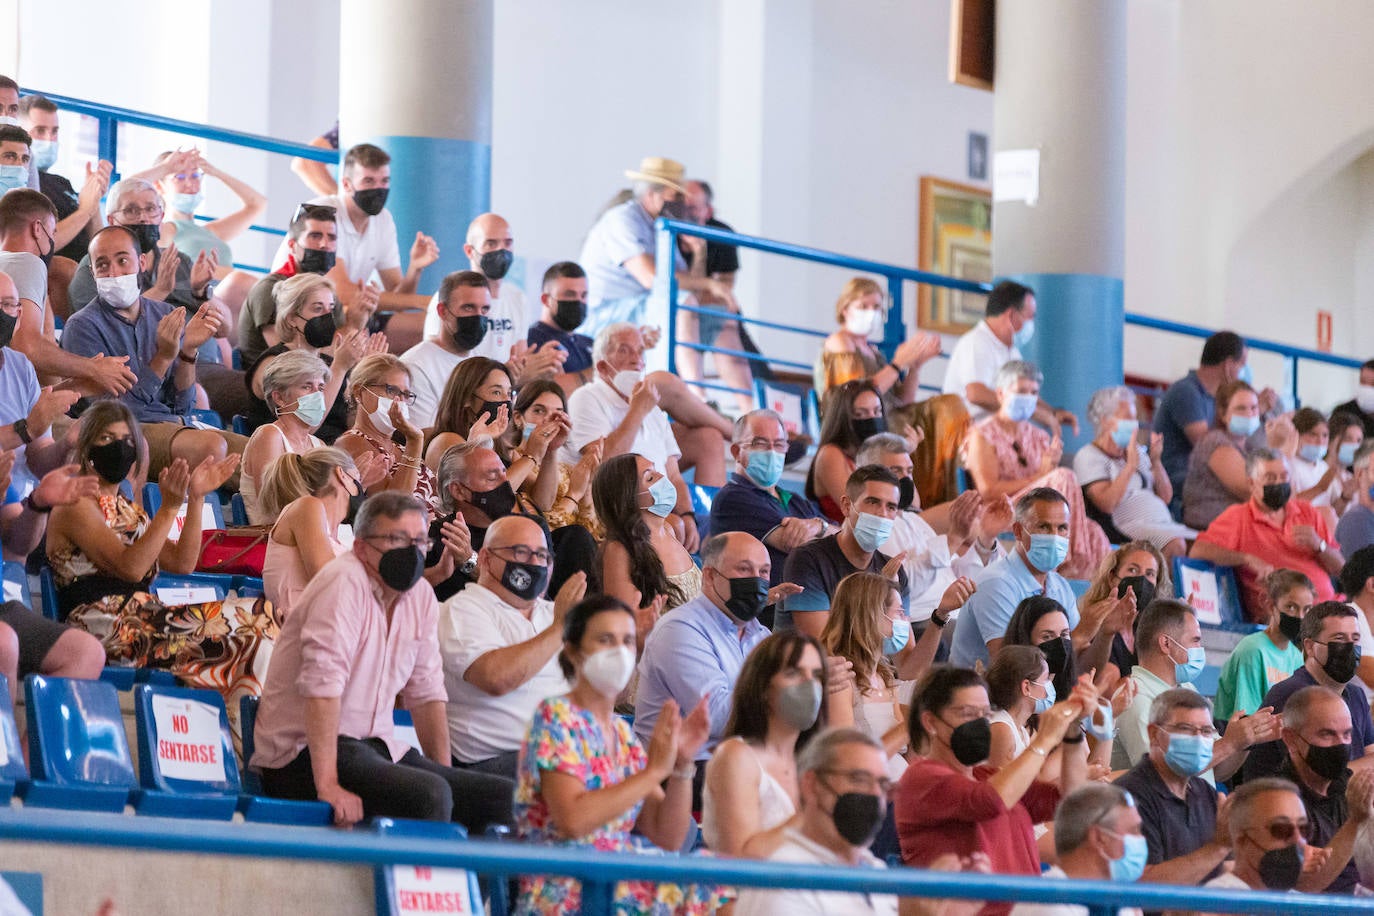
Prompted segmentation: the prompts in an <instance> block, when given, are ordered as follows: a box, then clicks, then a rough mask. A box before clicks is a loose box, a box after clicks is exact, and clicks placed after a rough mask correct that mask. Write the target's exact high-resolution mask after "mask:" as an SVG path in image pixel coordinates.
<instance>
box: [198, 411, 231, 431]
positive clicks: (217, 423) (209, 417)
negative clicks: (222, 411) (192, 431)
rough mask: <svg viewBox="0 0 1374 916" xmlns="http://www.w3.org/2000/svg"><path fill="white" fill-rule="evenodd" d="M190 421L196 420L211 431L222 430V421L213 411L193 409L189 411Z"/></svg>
mask: <svg viewBox="0 0 1374 916" xmlns="http://www.w3.org/2000/svg"><path fill="white" fill-rule="evenodd" d="M191 419H192V420H198V421H200V422H201V423H204V424H205V425H206V426H209V427H210V428H212V429H224V419H223V418H222V417H221V416H220V415H219V414H217V413H215V412H214V411H213V410H205V409H201V408H194V407H193V408H192V409H191Z"/></svg>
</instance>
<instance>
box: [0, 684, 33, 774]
mask: <svg viewBox="0 0 1374 916" xmlns="http://www.w3.org/2000/svg"><path fill="white" fill-rule="evenodd" d="M28 778H29V770H28V768H27V767H25V766H24V749H23V748H22V747H20V745H19V727H18V725H17V723H16V722H15V721H14V702H13V700H11V699H10V679H9V678H7V677H5V676H4V675H3V674H0V780H3V781H5V782H11V783H19V782H27V781H28Z"/></svg>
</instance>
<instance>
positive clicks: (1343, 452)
mask: <svg viewBox="0 0 1374 916" xmlns="http://www.w3.org/2000/svg"><path fill="white" fill-rule="evenodd" d="M1359 450H1360V445H1359V443H1358V442H1342V443H1341V445H1340V448H1338V449H1336V462H1337V463H1338V464H1340V466H1341V467H1343V468H1348V467H1350V466H1351V465H1352V464H1354V463H1355V453H1356V452H1358V451H1359Z"/></svg>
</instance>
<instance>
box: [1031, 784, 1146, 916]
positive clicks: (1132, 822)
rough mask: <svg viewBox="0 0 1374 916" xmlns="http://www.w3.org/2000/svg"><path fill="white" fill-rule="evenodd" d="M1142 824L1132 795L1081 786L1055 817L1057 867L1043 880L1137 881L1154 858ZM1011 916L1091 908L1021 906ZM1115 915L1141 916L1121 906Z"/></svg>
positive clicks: (1072, 914) (1057, 915) (1074, 915)
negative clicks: (1151, 856)
mask: <svg viewBox="0 0 1374 916" xmlns="http://www.w3.org/2000/svg"><path fill="white" fill-rule="evenodd" d="M1140 823H1141V821H1140V812H1139V811H1137V810H1136V807H1135V799H1134V798H1132V797H1131V793H1130V792H1127V791H1126V790H1125V789H1123V788H1121V787H1120V786H1114V785H1110V784H1104V783H1097V782H1090V783H1087V784H1086V785H1082V786H1079V787H1078V788H1077V789H1074V790H1073V791H1072V792H1070V793H1069V794H1068V795H1067V796H1065V798H1064V800H1063V801H1061V802H1060V803H1059V807H1058V808H1057V809H1056V810H1055V812H1054V851H1055V852H1056V853H1057V854H1058V856H1059V864H1058V865H1052V866H1050V868H1049V869H1048V870H1047V871H1046V872H1045V873H1044V877H1046V878H1074V879H1076V880H1081V881H1120V882H1123V883H1130V882H1135V881H1139V880H1140V876H1141V874H1142V873H1144V871H1145V862H1146V859H1148V858H1149V855H1150V848H1149V844H1148V843H1147V842H1146V840H1145V837H1144V835H1142V834H1141V832H1140ZM1011 916H1088V908H1087V907H1085V906H1079V905H1078V904H1074V903H1018V904H1017V905H1016V906H1015V907H1013V908H1012V911H1011ZM1117 916H1140V909H1139V908H1138V907H1122V908H1121V909H1119V910H1117Z"/></svg>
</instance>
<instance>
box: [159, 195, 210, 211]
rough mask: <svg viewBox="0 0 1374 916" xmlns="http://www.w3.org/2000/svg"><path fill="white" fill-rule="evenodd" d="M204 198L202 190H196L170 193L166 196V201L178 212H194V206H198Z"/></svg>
mask: <svg viewBox="0 0 1374 916" xmlns="http://www.w3.org/2000/svg"><path fill="white" fill-rule="evenodd" d="M204 199H205V193H204V192H203V191H197V192H196V193H194V194H172V195H171V196H170V197H169V198H168V202H169V203H170V204H171V207H172V209H173V210H175V211H177V212H178V213H195V212H196V208H197V207H199V206H200V202H201V201H203V200H204Z"/></svg>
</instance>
